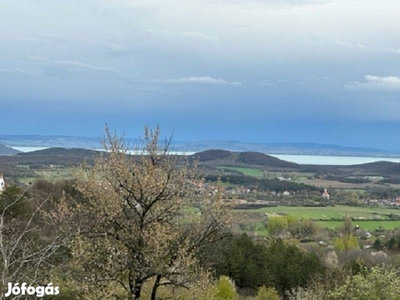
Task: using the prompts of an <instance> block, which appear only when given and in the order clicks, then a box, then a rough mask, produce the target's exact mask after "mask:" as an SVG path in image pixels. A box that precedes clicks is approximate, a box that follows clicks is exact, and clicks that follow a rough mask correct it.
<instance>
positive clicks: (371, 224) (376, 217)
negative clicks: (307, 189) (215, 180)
mask: <svg viewBox="0 0 400 300" xmlns="http://www.w3.org/2000/svg"><path fill="white" fill-rule="evenodd" d="M237 211H238V212H239V213H243V214H245V216H246V217H245V218H246V219H247V222H246V224H250V223H251V222H253V224H255V226H256V227H257V226H259V225H257V224H259V222H260V221H261V220H262V219H263V218H264V216H266V215H290V216H294V217H296V218H297V219H299V220H301V219H311V220H315V221H316V222H317V224H319V225H320V226H321V227H324V228H331V229H334V228H337V227H340V226H342V224H343V223H342V221H341V219H342V218H343V217H344V216H345V215H346V214H348V215H349V216H350V217H352V218H356V219H360V220H354V221H353V225H359V226H360V227H361V228H363V229H370V230H372V229H375V228H378V227H383V228H385V229H393V228H396V227H400V221H391V220H390V218H389V215H391V214H398V215H400V210H398V209H387V208H375V207H352V206H343V205H338V206H334V207H300V206H299V207H288V206H276V207H265V208H259V209H242V210H237ZM362 219H368V221H366V220H362Z"/></svg>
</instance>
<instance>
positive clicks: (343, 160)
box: [11, 147, 400, 166]
mask: <svg viewBox="0 0 400 300" xmlns="http://www.w3.org/2000/svg"><path fill="white" fill-rule="evenodd" d="M11 148H13V149H15V150H18V151H21V152H25V153H26V152H32V151H38V150H44V149H49V148H53V147H11ZM84 149H86V148H84ZM91 150H97V151H102V149H98V148H97V149H91ZM238 152H240V151H238ZM171 153H172V154H176V155H192V154H195V153H196V152H193V151H187V152H185V151H171ZM261 153H264V152H261ZM265 154H268V155H270V156H273V157H276V158H279V159H281V160H284V161H288V162H294V163H297V164H303V165H308V164H309V165H344V166H345V165H357V164H365V163H371V162H377V161H388V162H395V163H400V158H399V157H383V156H343V155H340V156H339V155H337V156H336V155H302V154H271V153H265Z"/></svg>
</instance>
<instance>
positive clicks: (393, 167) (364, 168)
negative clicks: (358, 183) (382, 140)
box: [192, 149, 400, 176]
mask: <svg viewBox="0 0 400 300" xmlns="http://www.w3.org/2000/svg"><path fill="white" fill-rule="evenodd" d="M192 157H195V158H197V159H198V160H199V163H200V164H203V165H208V166H241V167H246V166H249V167H251V166H256V167H262V168H264V169H273V170H278V169H279V170H284V171H297V172H312V173H331V174H335V175H350V174H357V175H376V176H391V175H400V163H394V162H387V161H377V162H373V163H366V164H359V165H349V166H334V165H305V164H304V165H303V164H296V163H292V162H287V161H284V160H281V159H278V158H276V157H273V156H270V155H267V154H264V153H260V152H231V151H226V150H217V149H214V150H206V151H203V152H199V153H196V154H193V155H192Z"/></svg>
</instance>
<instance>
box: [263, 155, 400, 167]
mask: <svg viewBox="0 0 400 300" xmlns="http://www.w3.org/2000/svg"><path fill="white" fill-rule="evenodd" d="M270 155H271V156H274V157H276V158H279V159H282V160H285V161H290V162H294V163H298V164H310V165H343V166H344V165H358V164H366V163H370V162H375V161H390V162H396V163H399V162H400V158H393V157H363V156H323V155H288V154H270Z"/></svg>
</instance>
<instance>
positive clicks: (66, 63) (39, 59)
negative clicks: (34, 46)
mask: <svg viewBox="0 0 400 300" xmlns="http://www.w3.org/2000/svg"><path fill="white" fill-rule="evenodd" d="M30 59H31V60H32V61H36V62H39V63H43V64H45V65H56V66H66V67H75V68H79V69H86V70H92V71H100V72H106V73H113V74H119V71H118V70H116V69H114V68H109V67H99V66H95V65H91V64H87V63H83V62H81V61H79V60H57V59H49V58H46V57H30Z"/></svg>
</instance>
